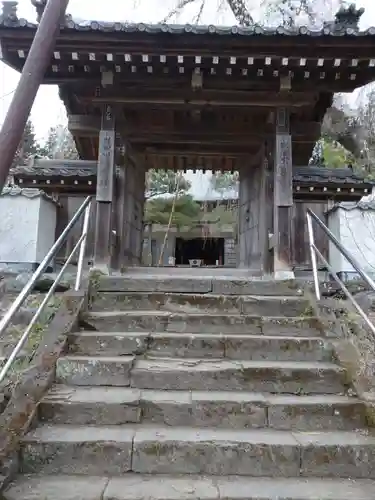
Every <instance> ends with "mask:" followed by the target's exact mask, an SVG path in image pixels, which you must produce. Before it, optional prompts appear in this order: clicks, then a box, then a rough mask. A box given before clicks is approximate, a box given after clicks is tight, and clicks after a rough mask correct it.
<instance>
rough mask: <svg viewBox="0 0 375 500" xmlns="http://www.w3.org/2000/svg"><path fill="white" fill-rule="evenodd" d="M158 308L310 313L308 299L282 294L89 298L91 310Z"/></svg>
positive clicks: (136, 294)
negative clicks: (279, 295)
mask: <svg viewBox="0 0 375 500" xmlns="http://www.w3.org/2000/svg"><path fill="white" fill-rule="evenodd" d="M114 309H115V310H117V311H133V310H135V309H143V310H162V311H170V312H176V313H200V312H206V313H210V314H213V313H216V314H223V313H231V314H236V313H243V314H253V315H256V316H267V314H269V312H270V311H272V314H273V315H274V316H290V317H295V316H307V315H308V314H310V313H311V305H310V302H309V300H307V299H306V298H304V297H285V296H281V297H278V296H274V297H272V296H271V297H267V296H258V295H253V296H251V295H248V296H231V295H215V294H187V293H162V292H159V293H158V292H153V293H148V294H145V293H143V292H131V293H127V292H123V293H115V292H101V293H100V294H97V295H95V296H94V297H93V300H92V303H91V310H92V311H96V312H98V311H113V310H114Z"/></svg>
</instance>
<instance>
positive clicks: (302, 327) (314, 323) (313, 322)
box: [262, 316, 322, 337]
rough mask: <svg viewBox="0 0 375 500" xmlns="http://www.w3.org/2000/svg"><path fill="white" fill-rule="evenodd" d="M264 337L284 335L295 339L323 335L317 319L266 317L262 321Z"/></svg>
mask: <svg viewBox="0 0 375 500" xmlns="http://www.w3.org/2000/svg"><path fill="white" fill-rule="evenodd" d="M262 334H263V335H282V336H289V335H293V336H295V337H316V336H320V335H322V331H321V328H320V323H319V320H318V319H317V318H314V317H306V318H287V317H281V316H274V317H272V316H265V317H263V320H262Z"/></svg>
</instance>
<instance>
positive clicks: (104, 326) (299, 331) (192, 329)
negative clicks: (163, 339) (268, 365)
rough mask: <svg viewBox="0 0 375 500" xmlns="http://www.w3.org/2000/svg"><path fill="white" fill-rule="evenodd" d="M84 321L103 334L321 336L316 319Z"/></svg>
mask: <svg viewBox="0 0 375 500" xmlns="http://www.w3.org/2000/svg"><path fill="white" fill-rule="evenodd" d="M82 319H83V320H84V321H85V323H87V324H88V325H90V327H91V328H94V329H95V330H98V331H102V332H103V331H104V332H121V331H131V332H139V331H141V332H170V333H173V332H174V333H177V332H180V333H217V334H218V333H222V334H228V335H229V334H249V335H251V334H252V335H260V334H264V335H295V336H299V337H300V336H301V337H311V336H315V335H319V334H320V330H319V322H318V320H317V319H316V318H314V317H310V316H307V317H298V318H288V317H281V316H264V317H262V316H254V315H249V314H207V313H201V314H184V313H171V312H169V311H140V310H138V311H111V312H108V311H102V312H91V313H87V314H85V315H83V316H82Z"/></svg>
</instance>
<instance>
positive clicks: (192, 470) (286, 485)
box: [4, 277, 375, 500]
mask: <svg viewBox="0 0 375 500" xmlns="http://www.w3.org/2000/svg"><path fill="white" fill-rule="evenodd" d="M207 283H208V284H207ZM218 291H220V293H217V292H218ZM81 328H82V331H79V332H77V333H75V334H74V335H72V336H71V338H70V343H69V352H67V353H66V355H65V356H64V357H62V358H60V360H59V362H58V366H57V372H56V384H55V386H54V387H53V388H52V390H51V391H50V393H49V394H48V395H47V396H46V397H45V398H44V400H43V401H42V403H41V404H40V406H39V415H38V420H37V422H36V424H35V426H34V427H33V429H31V430H30V432H29V433H28V434H27V435H26V436H25V437H24V439H23V443H22V450H21V464H22V471H21V474H20V475H19V477H18V478H17V479H16V481H15V482H14V484H13V485H11V486H10V487H9V489H8V490H7V491H6V492H5V493H4V495H5V499H6V500H21V499H22V500H31V499H33V500H63V499H64V500H73V499H75V500H78V499H80V500H99V499H102V500H103V499H104V500H141V499H156V500H190V499H191V500H193V499H198V498H199V499H203V500H216V499H217V500H219V499H227V500H240V499H241V500H245V499H246V500H349V499H350V500H370V499H371V500H373V499H374V498H375V437H373V436H372V435H371V434H370V432H369V431H368V430H366V427H365V417H364V406H363V405H362V403H361V401H359V400H358V399H357V398H356V397H353V396H351V395H349V394H350V390H348V387H347V385H346V381H345V380H346V379H345V372H344V370H343V369H342V368H341V367H340V366H338V365H337V364H335V362H334V361H333V358H332V348H331V344H330V337H329V332H327V334H325V335H323V334H322V332H321V331H320V330H319V328H318V323H317V321H316V319H314V317H312V309H311V307H310V305H309V303H308V301H307V300H306V299H305V298H304V296H303V295H302V293H301V290H298V287H296V286H294V285H292V284H291V283H285V282H278V283H277V282H267V281H260V280H259V281H253V282H248V281H246V282H245V281H243V282H241V281H236V282H235V283H233V282H231V281H229V279H223V280H222V281H221V283H219V282H216V281H212V280H211V281H210V280H209V279H205V280H199V279H198V278H197V279H188V278H178V279H173V278H170V279H162V278H160V277H157V278H155V277H149V278H148V279H147V278H140V277H137V278H134V279H132V278H126V277H121V278H120V277H109V278H103V279H102V280H101V282H100V286H99V290H98V291H97V292H96V294H95V299H94V300H93V303H92V306H91V308H90V310H88V311H87V312H85V314H84V316H83V317H82V322H81Z"/></svg>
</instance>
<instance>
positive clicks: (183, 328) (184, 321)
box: [166, 314, 261, 335]
mask: <svg viewBox="0 0 375 500" xmlns="http://www.w3.org/2000/svg"><path fill="white" fill-rule="evenodd" d="M166 331H168V332H176V333H177V332H180V333H206V334H208V333H216V334H227V335H230V334H239V333H240V334H241V333H243V334H245V333H247V334H260V333H261V318H259V317H257V316H245V315H240V314H185V315H183V314H171V315H170V316H169V317H168V321H167V323H166Z"/></svg>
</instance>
